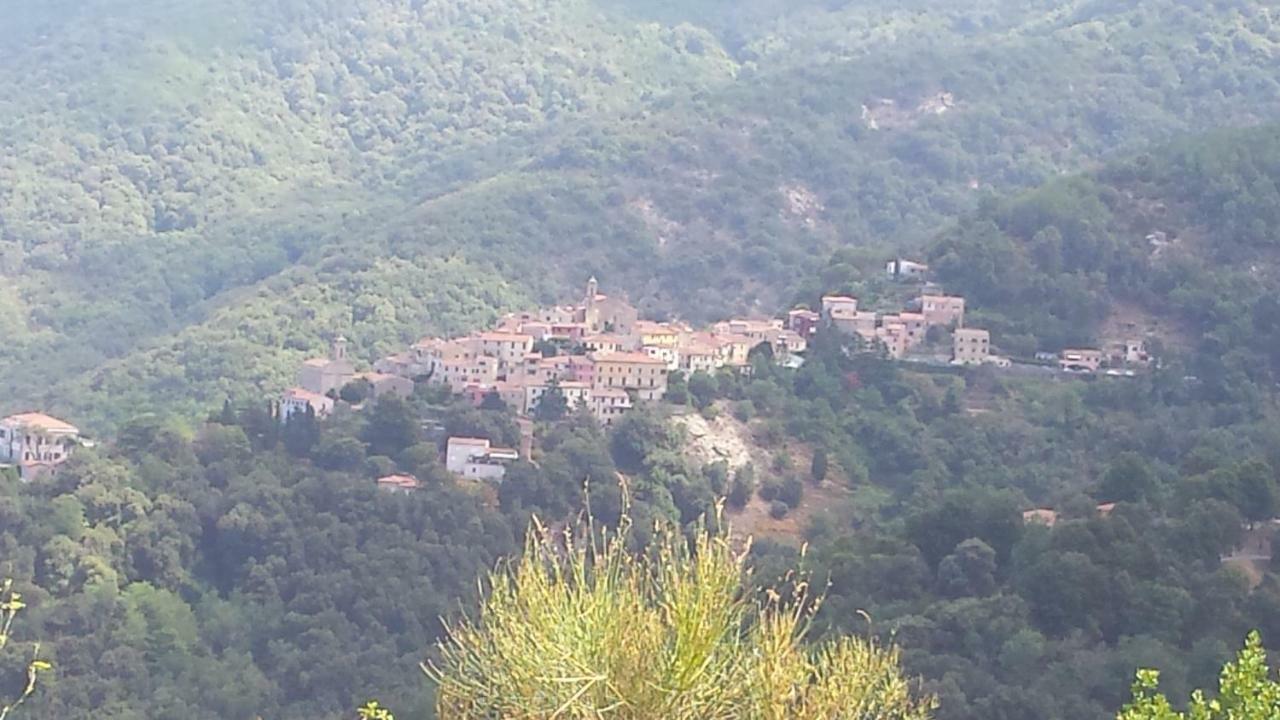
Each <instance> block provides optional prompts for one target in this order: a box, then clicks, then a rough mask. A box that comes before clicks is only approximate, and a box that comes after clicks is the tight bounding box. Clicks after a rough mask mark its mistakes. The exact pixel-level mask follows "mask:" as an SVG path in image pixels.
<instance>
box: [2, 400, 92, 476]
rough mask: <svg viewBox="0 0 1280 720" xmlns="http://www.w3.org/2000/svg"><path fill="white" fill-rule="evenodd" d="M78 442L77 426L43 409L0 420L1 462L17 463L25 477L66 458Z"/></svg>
mask: <svg viewBox="0 0 1280 720" xmlns="http://www.w3.org/2000/svg"><path fill="white" fill-rule="evenodd" d="M79 442H80V430H79V429H77V428H76V427H75V426H74V425H71V424H70V423H66V422H63V421H62V420H59V419H57V418H54V417H50V416H48V415H45V414H43V413H23V414H20V415H10V416H9V417H7V418H4V419H3V420H0V463H5V464H12V465H16V466H17V467H18V476H19V477H20V478H22V479H24V480H30V479H31V478H33V477H35V476H36V475H38V474H40V473H42V472H45V471H47V470H51V469H53V468H54V467H55V466H57V465H59V464H61V463H63V462H66V460H67V458H68V457H70V456H71V453H72V451H73V449H74V448H75V447H76V446H77V445H78V444H79Z"/></svg>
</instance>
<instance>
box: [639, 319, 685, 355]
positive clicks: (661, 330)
mask: <svg viewBox="0 0 1280 720" xmlns="http://www.w3.org/2000/svg"><path fill="white" fill-rule="evenodd" d="M633 334H634V336H635V338H636V341H635V342H634V343H632V347H636V346H639V347H663V348H671V349H673V350H674V349H675V348H676V346H678V345H679V344H680V331H679V330H677V329H676V328H674V327H672V326H671V325H669V324H667V323H656V322H649V321H647V320H641V321H639V322H637V323H636V324H635V331H634V333H633Z"/></svg>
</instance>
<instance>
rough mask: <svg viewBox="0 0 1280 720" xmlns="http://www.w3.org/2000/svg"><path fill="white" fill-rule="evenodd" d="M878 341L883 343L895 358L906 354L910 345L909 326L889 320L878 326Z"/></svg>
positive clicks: (886, 350) (889, 353) (887, 351)
mask: <svg viewBox="0 0 1280 720" xmlns="http://www.w3.org/2000/svg"><path fill="white" fill-rule="evenodd" d="M876 341H877V342H879V343H880V344H881V345H883V346H884V349H885V352H886V353H888V355H889V357H891V358H893V359H895V360H897V359H900V358H901V357H902V356H904V355H906V354H907V349H908V348H909V347H910V343H909V341H908V337H907V326H906V325H904V324H902V323H900V322H887V323H884V324H882V325H880V327H878V328H876Z"/></svg>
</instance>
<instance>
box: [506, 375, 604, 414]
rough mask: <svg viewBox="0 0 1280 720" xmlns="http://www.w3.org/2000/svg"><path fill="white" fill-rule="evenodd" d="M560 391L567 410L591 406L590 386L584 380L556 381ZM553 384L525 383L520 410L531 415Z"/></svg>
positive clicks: (571, 410)
mask: <svg viewBox="0 0 1280 720" xmlns="http://www.w3.org/2000/svg"><path fill="white" fill-rule="evenodd" d="M558 385H559V387H560V393H561V394H562V395H564V400H565V404H566V405H567V406H568V408H569V411H570V412H573V411H574V410H577V409H578V408H580V407H585V408H589V407H591V386H590V385H588V384H587V383H584V382H575V381H566V382H561V383H558ZM552 387H553V386H552V385H551V384H550V383H548V384H545V385H526V386H525V388H524V402H523V405H522V406H521V408H520V412H522V413H524V414H525V415H532V414H533V413H535V412H537V411H538V406H539V405H541V404H542V398H543V397H545V396H546V394H547V393H548V392H550V391H551V388H552Z"/></svg>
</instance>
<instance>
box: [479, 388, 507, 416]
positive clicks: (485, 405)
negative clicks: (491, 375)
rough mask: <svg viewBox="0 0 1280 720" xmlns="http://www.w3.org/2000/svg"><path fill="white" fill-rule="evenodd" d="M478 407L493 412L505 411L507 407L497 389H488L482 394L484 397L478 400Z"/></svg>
mask: <svg viewBox="0 0 1280 720" xmlns="http://www.w3.org/2000/svg"><path fill="white" fill-rule="evenodd" d="M480 409H481V410H488V411H493V412H506V411H507V410H508V409H509V408H508V407H507V402H506V401H505V400H503V399H502V395H501V394H500V393H499V392H498V391H497V389H496V388H495V389H490V390H489V392H487V393H485V394H484V398H483V399H481V400H480Z"/></svg>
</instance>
